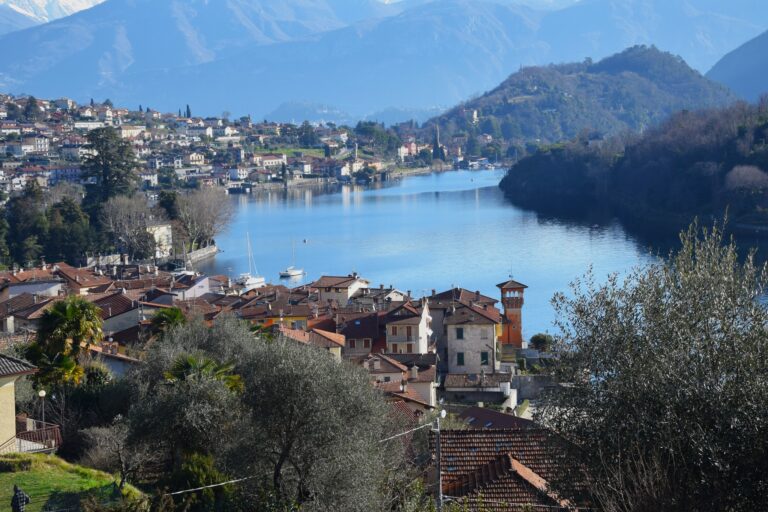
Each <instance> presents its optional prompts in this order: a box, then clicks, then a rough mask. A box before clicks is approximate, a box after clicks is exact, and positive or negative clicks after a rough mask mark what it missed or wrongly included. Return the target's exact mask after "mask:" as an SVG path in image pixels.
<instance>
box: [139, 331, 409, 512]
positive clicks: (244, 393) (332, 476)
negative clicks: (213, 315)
mask: <svg viewBox="0 0 768 512" xmlns="http://www.w3.org/2000/svg"><path fill="white" fill-rule="evenodd" d="M222 369H223V370H225V373H227V374H231V375H235V376H238V377H239V379H235V380H236V381H237V382H238V385H237V386H232V385H231V383H232V382H233V379H231V378H226V375H224V376H222V372H221V371H219V370H222ZM209 370H210V371H209ZM132 379H133V380H134V381H135V382H136V383H137V384H136V386H137V387H140V388H141V391H140V392H139V398H138V399H137V400H136V402H135V405H134V406H133V408H132V410H131V413H130V415H129V416H130V424H131V435H132V438H133V439H134V440H135V441H137V442H138V441H140V440H141V441H149V442H150V443H151V444H152V445H153V446H157V447H158V450H161V451H162V452H163V453H165V456H166V459H167V460H168V461H169V466H168V467H169V470H173V466H174V465H175V464H178V462H177V461H178V460H182V459H184V456H185V453H186V454H187V455H188V454H189V453H191V452H194V453H196V454H202V455H205V456H209V457H211V458H212V460H213V461H214V464H215V469H216V470H217V471H219V472H221V474H222V475H226V476H227V477H229V478H232V479H236V478H246V477H248V478H250V479H249V480H247V481H245V482H242V483H240V484H238V486H237V490H238V493H239V496H240V497H241V498H242V499H243V500H244V502H246V503H248V504H249V506H250V507H252V508H259V507H261V508H262V509H269V507H275V510H283V509H289V508H291V507H299V506H300V507H301V510H307V511H311V510H330V509H337V510H351V511H356V510H360V511H363V510H365V511H368V510H378V509H382V508H384V507H383V505H384V504H385V503H387V497H386V494H387V489H385V488H384V487H383V486H382V485H380V484H382V483H383V482H385V481H386V475H385V472H386V471H387V470H388V469H391V468H393V467H397V465H398V464H399V463H400V462H401V461H402V459H400V458H399V456H400V455H401V454H402V451H403V450H402V446H401V445H400V444H398V443H395V444H389V445H385V444H383V443H381V442H380V441H381V440H382V439H384V438H386V437H387V436H389V435H391V433H392V430H391V428H392V427H393V425H392V422H391V421H390V419H389V415H388V412H389V409H388V406H387V404H386V403H385V401H384V400H383V397H382V396H381V395H380V394H379V392H378V391H377V390H375V389H374V388H373V386H371V385H370V382H369V379H368V376H367V374H366V373H365V372H363V371H362V370H360V369H359V368H356V367H354V366H352V365H350V364H348V363H346V362H340V361H337V360H335V359H334V358H333V357H332V356H331V355H330V354H329V353H328V352H326V351H324V350H321V349H317V348H314V347H311V346H305V345H300V344H297V343H295V342H292V341H288V340H284V339H276V340H273V341H265V340H262V339H260V338H257V337H255V336H254V334H253V333H251V332H250V330H249V329H248V328H247V326H246V325H244V324H243V323H242V322H240V321H239V320H238V319H236V318H231V317H230V318H220V319H217V322H216V324H215V325H214V326H213V327H210V328H209V327H207V326H206V325H205V324H204V323H203V322H202V320H200V319H192V320H191V321H190V322H188V323H187V324H185V325H182V326H179V327H177V328H175V329H173V330H171V331H169V332H168V333H167V334H166V336H164V337H162V338H160V339H158V340H157V341H156V342H155V343H154V344H153V346H152V348H151V349H150V352H149V354H148V355H147V358H146V364H145V365H143V366H142V368H141V369H140V370H139V371H138V372H137V373H136V374H135V375H133V376H132ZM257 503H258V505H259V507H257V506H256V504H257ZM233 509H234V508H233Z"/></svg>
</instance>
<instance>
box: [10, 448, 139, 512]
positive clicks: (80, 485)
mask: <svg viewBox="0 0 768 512" xmlns="http://www.w3.org/2000/svg"><path fill="white" fill-rule="evenodd" d="M114 481H115V479H114V478H113V477H112V475H109V474H107V473H102V472H101V471H96V470H93V469H88V468H84V467H82V466H76V465H74V464H69V463H67V462H64V461H63V460H62V459H60V458H58V457H56V456H51V455H21V454H13V455H3V456H0V510H10V503H11V496H12V494H13V486H14V484H16V485H18V486H19V487H20V488H21V489H22V490H23V491H24V492H26V493H27V494H28V495H29V496H30V498H32V501H31V503H30V504H29V505H28V506H27V511H28V512H44V511H46V510H59V509H66V508H70V507H77V506H78V504H79V503H80V500H81V499H82V498H84V497H86V496H88V495H93V496H96V497H97V498H98V499H99V501H102V502H109V501H111V500H112V499H113V497H114V492H115V488H114V485H113V482H114ZM127 492H128V493H130V494H132V495H138V491H137V490H136V489H134V488H132V487H130V488H128V489H127ZM6 507H8V508H6Z"/></svg>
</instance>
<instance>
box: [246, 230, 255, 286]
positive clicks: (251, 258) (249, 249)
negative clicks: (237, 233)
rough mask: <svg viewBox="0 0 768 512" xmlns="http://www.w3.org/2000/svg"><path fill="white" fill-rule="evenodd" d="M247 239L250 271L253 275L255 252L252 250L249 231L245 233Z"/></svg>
mask: <svg viewBox="0 0 768 512" xmlns="http://www.w3.org/2000/svg"><path fill="white" fill-rule="evenodd" d="M245 239H246V242H247V243H248V273H249V274H250V275H253V253H252V252H251V234H250V233H249V232H246V233H245Z"/></svg>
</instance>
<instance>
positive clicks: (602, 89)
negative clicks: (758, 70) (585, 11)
mask: <svg viewBox="0 0 768 512" xmlns="http://www.w3.org/2000/svg"><path fill="white" fill-rule="evenodd" d="M735 100H736V97H735V96H734V95H733V94H732V93H731V92H730V91H729V90H728V89H727V88H726V87H725V86H723V85H721V84H717V83H715V82H711V81H709V80H707V79H706V78H704V77H703V76H701V74H700V73H699V72H697V71H694V70H693V69H691V68H690V67H689V66H688V65H687V64H686V63H685V62H684V61H683V60H682V59H680V58H679V57H675V56H673V55H671V54H669V53H664V52H661V51H659V50H657V49H655V48H652V47H643V46H636V47H633V48H630V49H628V50H625V51H624V52H621V53H619V54H617V55H613V56H611V57H608V58H606V59H604V60H602V61H600V62H597V63H595V64H591V63H577V64H562V65H558V66H547V67H530V68H525V69H523V70H521V71H519V72H517V73H515V74H513V75H512V76H510V77H509V78H508V79H506V80H505V81H504V82H503V83H502V84H501V85H499V86H498V87H496V88H495V89H493V90H492V91H490V92H488V93H487V94H484V95H483V96H481V97H479V98H476V99H473V100H471V101H468V102H466V103H464V104H462V105H460V106H458V107H456V108H454V109H452V110H450V111H449V112H447V113H445V114H443V115H441V116H439V117H437V118H435V119H433V120H431V121H429V122H428V123H426V125H425V129H427V130H431V129H432V127H433V126H435V125H438V126H440V133H441V135H443V140H444V141H445V140H448V138H449V137H451V136H453V135H457V134H462V135H463V136H467V135H469V136H470V137H473V136H477V135H480V134H488V135H492V136H493V137H494V139H503V140H505V141H507V142H511V143H517V144H521V143H523V142H526V141H539V144H548V143H553V142H558V141H562V140H569V139H572V138H575V137H576V136H578V135H581V134H582V133H583V132H584V131H586V132H588V135H589V136H590V138H603V137H605V136H606V135H615V134H619V133H622V132H627V131H631V132H642V131H644V130H645V129H647V128H650V127H652V126H655V125H658V124H659V123H661V122H662V121H664V120H665V119H666V118H667V117H668V116H670V115H671V114H673V113H675V112H678V111H680V110H685V109H690V110H694V109H700V108H712V107H721V106H724V105H727V104H729V103H732V102H733V101H735Z"/></svg>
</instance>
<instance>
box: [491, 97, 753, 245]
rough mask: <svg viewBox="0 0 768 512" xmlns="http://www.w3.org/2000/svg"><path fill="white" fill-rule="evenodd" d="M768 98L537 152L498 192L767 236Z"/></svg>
mask: <svg viewBox="0 0 768 512" xmlns="http://www.w3.org/2000/svg"><path fill="white" fill-rule="evenodd" d="M766 170H768V102H763V103H762V104H760V105H756V106H751V105H747V104H744V103H739V104H735V105H732V106H730V107H727V108H724V109H719V110H705V111H698V112H687V111H684V112H681V113H679V114H676V115H674V116H673V117H672V118H670V119H669V120H668V121H667V122H665V123H663V124H662V125H661V126H660V127H658V128H655V129H653V130H650V131H648V132H647V133H646V134H645V135H643V136H633V137H631V138H626V137H614V138H611V139H609V140H606V141H600V142H595V141H590V140H588V138H586V137H583V138H580V139H577V140H574V141H571V142H569V143H566V144H558V145H555V146H550V147H547V148H541V149H540V150H539V151H538V152H537V153H536V154H534V155H532V156H530V157H527V158H524V159H523V160H521V161H520V162H518V163H517V165H515V166H514V167H512V168H511V169H510V170H509V172H508V173H507V176H506V177H505V178H504V179H503V180H502V182H501V185H500V186H501V188H502V189H503V190H504V191H505V193H506V195H507V196H508V197H509V198H510V199H512V200H513V201H514V202H516V203H518V204H522V205H524V206H529V207H534V208H538V207H547V206H551V205H558V206H563V205H570V206H584V205H589V204H600V205H608V206H611V207H613V208H614V209H615V210H616V211H617V212H618V213H619V214H623V215H624V216H629V217H631V218H632V219H633V220H639V221H643V222H645V223H652V224H653V225H656V226H666V227H669V228H671V229H675V230H677V229H679V228H680V227H681V226H685V225H687V224H688V223H689V222H690V221H691V220H692V219H693V218H694V217H695V216H698V217H699V218H701V219H703V220H711V219H712V218H720V217H723V216H724V214H725V212H726V211H728V217H729V219H730V220H729V222H730V226H731V227H736V228H739V229H740V230H743V231H748V232H750V233H756V232H760V233H762V234H765V235H768V173H767V172H766Z"/></svg>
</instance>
